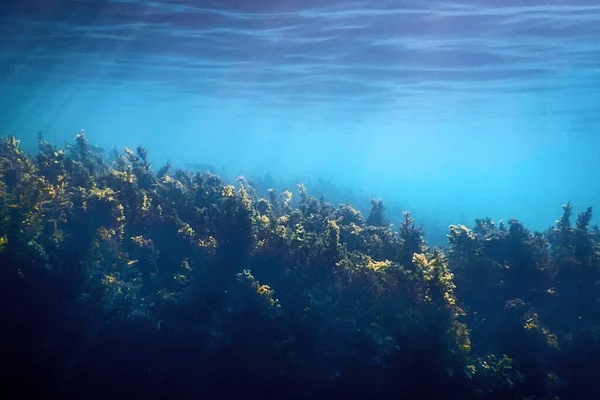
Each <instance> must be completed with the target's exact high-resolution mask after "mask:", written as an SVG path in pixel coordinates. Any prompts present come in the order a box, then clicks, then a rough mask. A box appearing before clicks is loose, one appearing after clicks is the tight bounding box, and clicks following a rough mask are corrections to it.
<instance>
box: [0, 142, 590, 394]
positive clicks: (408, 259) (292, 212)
mask: <svg viewBox="0 0 600 400" xmlns="http://www.w3.org/2000/svg"><path fill="white" fill-rule="evenodd" d="M293 196H297V197H298V198H297V200H296V199H294V201H293V202H292V197H293ZM0 199H1V205H0V300H1V301H2V305H3V306H2V308H1V311H0V313H1V315H0V317H1V320H2V322H3V329H2V333H1V335H2V337H1V339H2V343H3V344H4V349H3V354H2V357H3V361H4V364H5V366H6V367H7V369H5V371H7V372H5V374H4V375H3V376H2V379H3V381H4V382H3V383H5V385H4V387H5V388H6V390H7V391H8V390H11V392H12V393H17V391H18V393H22V394H23V396H24V397H30V396H33V395H36V396H42V397H43V398H49V397H54V396H62V397H65V396H66V397H68V398H72V397H81V398H84V397H87V398H90V397H91V398H106V397H109V396H112V397H119V398H120V397H124V396H125V394H124V393H131V394H132V395H133V396H135V397H136V398H164V397H169V398H181V397H183V398H188V397H198V396H203V395H214V394H219V395H220V396H236V398H258V397H261V398H263V397H265V398H271V397H272V396H281V397H283V396H285V398H290V399H303V398H311V399H312V398H325V397H331V396H349V395H351V396H353V398H373V399H375V398H386V399H387V398H442V396H443V397H444V398H460V399H470V398H477V399H574V398H592V396H597V395H598V394H600V388H599V387H598V383H597V380H596V378H597V377H598V373H599V372H600V367H599V366H598V364H596V361H597V360H598V359H600V317H599V316H600V289H599V284H600V231H599V230H598V228H597V227H592V226H591V225H590V222H591V218H592V210H591V209H587V210H586V211H585V212H583V213H581V214H579V216H577V218H576V220H575V223H574V224H573V223H572V217H573V216H572V214H573V210H572V207H571V205H569V204H567V205H565V206H563V214H562V217H561V218H560V219H559V220H558V221H557V222H556V225H555V226H554V227H551V228H549V229H548V230H547V231H545V232H541V233H532V232H530V231H529V230H527V229H526V228H525V227H524V226H523V225H522V224H521V223H519V222H518V221H517V220H510V221H508V223H506V224H505V223H503V222H500V223H495V222H493V221H491V220H489V219H481V220H476V221H475V223H474V226H473V227H471V228H468V227H466V226H463V225H455V226H454V225H453V226H450V228H449V233H448V246H447V247H446V248H445V249H444V250H441V249H438V248H431V247H430V246H428V245H427V243H426V242H425V240H424V239H423V232H422V231H421V229H420V228H419V227H417V226H416V224H415V222H414V220H413V218H412V216H411V215H410V214H409V213H404V217H403V220H402V221H392V222H399V225H398V227H397V228H393V225H392V224H391V222H390V221H388V220H387V218H386V216H385V207H384V205H383V202H381V201H380V200H373V202H372V209H371V212H370V213H369V215H367V216H366V217H365V216H363V215H362V214H361V213H360V212H359V211H357V210H356V209H355V208H353V207H352V206H351V205H349V204H344V205H340V206H337V207H336V206H333V205H332V204H329V203H327V202H326V201H324V199H322V198H320V199H317V198H315V197H312V196H311V195H310V194H309V191H308V190H307V188H306V187H304V186H303V185H302V184H300V185H298V187H297V192H296V193H292V192H289V191H286V192H283V193H277V192H276V191H275V190H270V191H269V192H268V194H267V196H266V198H262V197H261V196H260V195H259V194H258V191H257V190H256V189H255V187H253V185H252V184H250V183H248V182H247V181H246V180H244V179H243V178H239V179H238V180H237V182H236V184H235V185H230V184H227V183H225V182H224V181H223V180H222V179H221V178H220V177H219V176H216V175H214V174H212V173H210V172H202V173H200V172H195V173H192V172H190V171H186V170H182V169H175V170H174V169H173V168H172V167H171V166H170V165H165V166H164V167H162V168H159V169H156V170H155V169H152V168H151V163H150V161H149V160H148V154H147V152H146V150H145V149H144V148H142V147H138V148H137V149H136V150H135V151H134V150H131V149H125V151H124V152H122V153H119V152H116V151H115V152H113V154H111V156H110V158H107V157H104V158H103V157H100V155H99V153H98V151H96V148H95V147H94V146H92V145H90V144H89V143H88V141H87V139H86V137H85V134H84V133H83V132H82V133H80V134H79V135H78V136H77V137H76V139H75V142H74V143H73V144H70V145H69V146H67V147H66V148H64V149H60V148H57V147H55V146H54V145H52V144H50V143H48V142H45V141H44V140H43V138H42V137H41V136H40V138H39V151H38V153H37V154H35V155H30V154H26V153H24V152H23V151H22V150H20V149H19V141H18V140H17V139H16V138H15V137H12V136H9V137H5V138H3V139H2V141H1V143H0Z"/></svg>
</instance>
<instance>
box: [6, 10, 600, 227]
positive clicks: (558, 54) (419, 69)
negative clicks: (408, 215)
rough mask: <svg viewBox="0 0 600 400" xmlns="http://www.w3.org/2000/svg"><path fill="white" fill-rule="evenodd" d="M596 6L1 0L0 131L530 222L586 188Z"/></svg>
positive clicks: (592, 164)
mask: <svg viewBox="0 0 600 400" xmlns="http://www.w3.org/2000/svg"><path fill="white" fill-rule="evenodd" d="M597 4H598V2H597V1H582V0H571V1H566V0H565V1H539V0H535V1H533V0H532V1H526V2H525V1H519V2H517V1H481V0H480V1H461V2H455V1H444V2H443V1H424V0H418V1H417V0H411V1H392V0H390V1H364V2H356V1H333V0H330V1H314V0H311V1H307V0H302V1H300V0H296V1H275V0H270V1H262V0H261V1H257V0H254V1H237V2H236V1H182V0H164V1H141V0H137V1H136V0H105V1H83V0H81V1H64V0H63V1H50V0H46V1H43V0H38V1H24V2H20V1H3V2H0V50H1V51H0V102H1V103H0V134H2V135H5V134H8V133H12V134H15V135H17V136H18V137H20V138H21V140H22V144H23V146H24V147H26V148H34V146H35V140H36V135H37V132H38V131H43V132H44V137H45V139H46V140H48V141H51V142H54V143H56V144H58V145H62V144H63V143H64V142H65V141H70V140H72V139H73V138H74V136H75V135H76V134H77V133H78V132H79V131H80V129H82V128H84V129H85V130H86V134H87V136H88V139H89V140H90V142H91V143H94V144H98V145H100V146H103V147H106V148H110V147H112V146H117V147H119V148H122V147H124V146H130V147H133V146H137V145H138V144H142V145H143V146H145V147H146V148H147V149H148V150H149V153H150V158H151V159H152V160H153V161H154V162H155V165H160V164H162V163H163V162H165V161H166V160H172V161H173V162H174V164H175V165H179V166H183V165H184V163H186V162H204V163H209V164H213V165H215V166H216V167H217V169H218V170H221V171H224V173H226V174H227V175H229V176H231V177H235V176H236V175H238V174H244V175H248V176H256V177H260V176H264V175H265V174H267V173H270V174H271V175H272V176H273V177H275V179H276V180H278V181H279V180H283V181H284V182H286V184H290V186H291V184H292V183H294V182H296V181H306V182H319V179H320V180H321V181H320V182H321V183H320V184H317V183H315V184H314V185H313V186H315V187H317V186H319V185H321V187H325V188H327V187H329V188H331V187H333V186H335V187H336V188H337V189H336V190H337V192H336V193H338V195H333V194H332V196H330V197H333V198H334V199H335V200H338V198H341V197H344V196H339V193H346V194H347V197H348V200H349V201H353V202H355V203H358V204H357V205H358V206H359V207H363V208H368V202H369V199H370V197H371V196H375V197H378V198H382V199H383V200H384V202H386V204H388V205H389V207H388V211H389V213H391V215H389V216H390V217H391V218H392V221H393V222H394V223H397V222H398V220H399V212H400V211H401V210H402V209H408V210H410V211H412V212H413V215H414V216H415V217H416V219H417V221H420V222H421V223H423V225H425V227H426V228H430V231H436V229H437V230H438V233H439V235H438V238H439V237H443V235H444V234H445V233H446V227H447V225H448V224H449V223H466V224H469V225H470V224H471V222H472V220H473V218H478V217H484V216H489V217H492V218H494V219H496V220H498V219H508V218H511V217H516V218H518V219H519V220H521V221H523V222H524V223H525V224H526V226H528V227H529V228H532V229H544V228H546V227H548V226H550V225H552V223H553V222H554V220H555V219H556V218H558V217H559V216H560V214H561V210H560V205H561V204H563V203H564V202H566V201H568V200H569V201H571V202H572V203H573V204H574V205H575V209H576V211H579V210H581V209H583V208H584V207H587V206H590V205H591V206H596V207H597V206H598V205H600V187H599V183H600V181H599V180H598V179H597V176H598V175H597V174H598V169H599V167H600V165H599V164H600V159H599V157H598V156H597V154H598V149H599V146H598V144H599V141H600V137H599V136H598V135H599V133H598V130H599V125H600V112H599V104H600V102H599V100H600V8H599V7H598V6H597ZM307 186H308V189H309V191H310V190H311V185H310V184H308V185H307ZM315 190H318V188H316V189H315ZM326 197H327V196H326ZM340 201H341V200H340Z"/></svg>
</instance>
